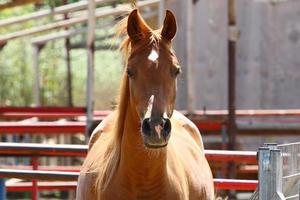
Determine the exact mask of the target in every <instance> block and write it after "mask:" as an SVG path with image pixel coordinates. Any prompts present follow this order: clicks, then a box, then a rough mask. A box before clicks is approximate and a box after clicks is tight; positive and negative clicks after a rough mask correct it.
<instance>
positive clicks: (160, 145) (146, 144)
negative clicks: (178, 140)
mask: <svg viewBox="0 0 300 200" xmlns="http://www.w3.org/2000/svg"><path fill="white" fill-rule="evenodd" d="M144 144H145V146H146V147H147V148H149V149H160V148H164V147H166V146H167V145H168V143H165V144H148V143H146V142H145V143H144Z"/></svg>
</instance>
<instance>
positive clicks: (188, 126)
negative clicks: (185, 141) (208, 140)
mask: <svg viewBox="0 0 300 200" xmlns="http://www.w3.org/2000/svg"><path fill="white" fill-rule="evenodd" d="M172 118H173V120H174V121H175V122H176V123H177V124H178V125H180V126H181V127H182V128H183V129H184V130H185V131H186V132H188V133H189V135H190V136H191V137H192V138H193V139H194V140H195V142H196V143H197V144H198V146H199V147H200V148H201V149H202V150H203V149H204V146H203V141H202V137H201V134H200V131H199V130H198V128H197V126H196V125H195V124H194V123H193V122H192V121H191V120H190V119H188V118H187V117H186V116H184V115H183V114H182V113H180V112H178V111H176V110H174V113H173V116H172Z"/></svg>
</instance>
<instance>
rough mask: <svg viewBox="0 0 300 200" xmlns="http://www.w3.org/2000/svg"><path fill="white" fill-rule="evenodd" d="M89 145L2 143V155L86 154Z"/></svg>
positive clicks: (0, 144) (0, 151)
mask: <svg viewBox="0 0 300 200" xmlns="http://www.w3.org/2000/svg"><path fill="white" fill-rule="evenodd" d="M87 149H88V146H87V145H75V144H70V145H68V144H55V145H53V144H36V143H7V142H2V143H0V155H2V156H4V155H5V156H81V157H84V156H86V153H87Z"/></svg>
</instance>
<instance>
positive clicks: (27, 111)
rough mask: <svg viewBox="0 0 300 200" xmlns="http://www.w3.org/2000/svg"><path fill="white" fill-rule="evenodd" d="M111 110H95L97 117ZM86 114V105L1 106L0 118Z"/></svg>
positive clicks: (61, 116) (70, 116)
mask: <svg viewBox="0 0 300 200" xmlns="http://www.w3.org/2000/svg"><path fill="white" fill-rule="evenodd" d="M109 113H110V111H95V112H94V115H95V116H96V117H98V118H99V117H102V118H103V116H107V115H108V114H109ZM85 115H86V109H85V108H84V107H35V108H34V107H32V108H31V107H0V118H8V119H15V118H17V119H20V118H21V119H23V118H31V117H38V118H46V119H51V118H74V117H81V116H85Z"/></svg>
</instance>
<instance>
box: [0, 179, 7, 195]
mask: <svg viewBox="0 0 300 200" xmlns="http://www.w3.org/2000/svg"><path fill="white" fill-rule="evenodd" d="M5 199H6V188H5V179H0V200H5Z"/></svg>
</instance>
